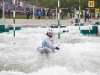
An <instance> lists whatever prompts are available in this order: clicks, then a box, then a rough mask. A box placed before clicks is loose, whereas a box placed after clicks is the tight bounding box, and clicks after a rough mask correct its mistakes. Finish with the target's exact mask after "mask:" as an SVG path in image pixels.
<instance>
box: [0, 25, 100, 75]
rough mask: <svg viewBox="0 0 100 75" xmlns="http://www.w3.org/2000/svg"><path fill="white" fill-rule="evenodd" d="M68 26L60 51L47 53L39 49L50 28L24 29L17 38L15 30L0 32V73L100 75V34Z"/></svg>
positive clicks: (21, 74)
mask: <svg viewBox="0 0 100 75" xmlns="http://www.w3.org/2000/svg"><path fill="white" fill-rule="evenodd" d="M63 29H65V28H62V29H61V30H63ZM66 29H69V33H64V34H61V39H60V43H61V44H60V50H59V51H56V52H55V53H51V54H48V55H46V54H40V53H38V52H37V47H40V46H41V41H42V38H43V36H44V34H45V33H46V30H47V28H40V27H38V28H22V30H20V31H16V36H15V37H13V31H10V32H9V33H2V34H0V75H100V37H97V36H84V35H82V34H80V33H79V29H78V27H74V26H67V28H66ZM57 30H58V29H54V31H57ZM14 43H15V44H14ZM57 43H58V39H57V35H56V36H55V45H57Z"/></svg>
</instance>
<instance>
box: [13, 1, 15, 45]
mask: <svg viewBox="0 0 100 75" xmlns="http://www.w3.org/2000/svg"><path fill="white" fill-rule="evenodd" d="M13 25H14V28H13V36H14V37H15V0H13ZM14 44H15V43H14Z"/></svg>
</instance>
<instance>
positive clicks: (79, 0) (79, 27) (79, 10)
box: [79, 0, 81, 30]
mask: <svg viewBox="0 0 100 75" xmlns="http://www.w3.org/2000/svg"><path fill="white" fill-rule="evenodd" d="M80 10H81V7H80V0H79V30H80Z"/></svg>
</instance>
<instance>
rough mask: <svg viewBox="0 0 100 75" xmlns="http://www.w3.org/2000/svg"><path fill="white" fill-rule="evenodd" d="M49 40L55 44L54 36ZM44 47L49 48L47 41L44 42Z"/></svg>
mask: <svg viewBox="0 0 100 75" xmlns="http://www.w3.org/2000/svg"><path fill="white" fill-rule="evenodd" d="M49 39H50V41H51V42H52V44H54V37H53V36H52V37H50V38H49ZM42 47H49V45H48V44H47V43H46V41H44V40H43V41H42Z"/></svg>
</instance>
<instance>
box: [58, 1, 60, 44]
mask: <svg viewBox="0 0 100 75" xmlns="http://www.w3.org/2000/svg"><path fill="white" fill-rule="evenodd" d="M58 31H59V33H58V44H59V45H60V1H59V0H58Z"/></svg>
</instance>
